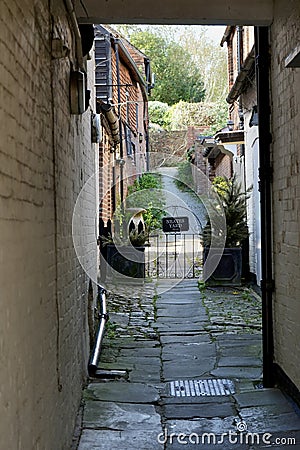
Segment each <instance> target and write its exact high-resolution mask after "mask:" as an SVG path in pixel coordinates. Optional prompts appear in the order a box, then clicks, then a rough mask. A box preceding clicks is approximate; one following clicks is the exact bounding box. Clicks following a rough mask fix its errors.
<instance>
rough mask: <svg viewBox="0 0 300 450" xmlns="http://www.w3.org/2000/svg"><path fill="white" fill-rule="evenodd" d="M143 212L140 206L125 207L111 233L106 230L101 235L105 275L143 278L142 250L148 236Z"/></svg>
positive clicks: (143, 258)
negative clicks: (105, 262) (105, 264)
mask: <svg viewBox="0 0 300 450" xmlns="http://www.w3.org/2000/svg"><path fill="white" fill-rule="evenodd" d="M144 212H145V210H144V209H141V208H135V209H134V208H129V209H127V210H126V212H124V213H123V214H122V217H121V220H116V223H115V229H114V232H113V234H112V232H108V233H107V235H106V236H104V235H102V236H101V246H102V250H105V251H102V254H103V255H104V257H105V259H106V261H107V268H106V269H109V272H107V270H106V271H105V274H106V276H107V275H111V276H114V277H115V276H118V275H120V276H126V277H130V278H145V255H144V251H145V244H146V242H147V241H148V239H149V237H148V233H147V230H146V228H145V224H144V220H143V213H144ZM119 216H120V214H119ZM119 219H120V217H119ZM120 222H121V223H120ZM112 269H113V270H112Z"/></svg>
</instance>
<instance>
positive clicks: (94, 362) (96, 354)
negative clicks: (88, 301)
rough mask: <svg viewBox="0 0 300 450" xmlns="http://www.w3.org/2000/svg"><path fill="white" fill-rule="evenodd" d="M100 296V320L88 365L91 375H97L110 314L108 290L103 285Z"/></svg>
mask: <svg viewBox="0 0 300 450" xmlns="http://www.w3.org/2000/svg"><path fill="white" fill-rule="evenodd" d="M98 298H99V300H100V305H101V313H100V315H99V319H100V322H99V326H98V331H97V336H96V340H95V345H94V348H93V352H92V355H91V358H90V361H89V365H88V371H89V375H90V376H95V374H96V371H97V369H98V362H99V359H100V352H101V344H102V339H103V336H104V331H105V324H106V322H107V321H108V314H107V311H106V290H105V289H104V288H102V287H99V290H98Z"/></svg>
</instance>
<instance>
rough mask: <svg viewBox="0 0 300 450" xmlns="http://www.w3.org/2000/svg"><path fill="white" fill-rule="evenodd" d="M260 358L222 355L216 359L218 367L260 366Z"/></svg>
mask: <svg viewBox="0 0 300 450" xmlns="http://www.w3.org/2000/svg"><path fill="white" fill-rule="evenodd" d="M261 365H262V361H261V359H260V358H254V357H252V356H222V357H221V358H220V359H219V361H218V366H219V367H261Z"/></svg>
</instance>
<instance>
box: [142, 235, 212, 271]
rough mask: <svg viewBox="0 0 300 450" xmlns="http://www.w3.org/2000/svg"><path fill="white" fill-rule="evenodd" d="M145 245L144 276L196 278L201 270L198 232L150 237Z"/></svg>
mask: <svg viewBox="0 0 300 450" xmlns="http://www.w3.org/2000/svg"><path fill="white" fill-rule="evenodd" d="M149 241H150V245H149V247H146V253H145V256H146V261H145V262H146V276H148V277H152V278H153V277H156V278H198V277H199V276H200V274H201V272H202V253H203V252H202V245H201V240H200V236H199V234H188V233H168V234H164V233H161V234H157V235H153V236H151V237H150V240H149Z"/></svg>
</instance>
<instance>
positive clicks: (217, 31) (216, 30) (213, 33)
mask: <svg viewBox="0 0 300 450" xmlns="http://www.w3.org/2000/svg"><path fill="white" fill-rule="evenodd" d="M205 28H207V35H208V36H209V37H210V38H211V39H212V40H213V41H214V42H215V43H216V44H220V42H221V40H222V37H223V34H224V32H225V29H226V27H225V26H224V25H222V26H219V25H210V26H207V27H205Z"/></svg>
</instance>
